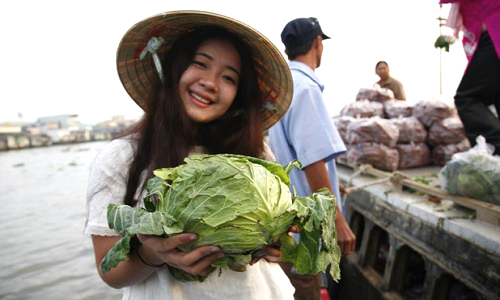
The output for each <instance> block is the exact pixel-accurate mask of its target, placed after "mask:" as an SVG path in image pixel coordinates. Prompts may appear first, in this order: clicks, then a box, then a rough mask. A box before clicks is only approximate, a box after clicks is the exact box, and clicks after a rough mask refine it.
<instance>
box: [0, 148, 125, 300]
mask: <svg viewBox="0 0 500 300" xmlns="http://www.w3.org/2000/svg"><path fill="white" fill-rule="evenodd" d="M106 143H107V142H92V143H83V144H72V145H59V146H52V147H44V148H33V149H23V150H15V151H6V152H0V172H1V174H2V175H1V177H0V205H1V207H2V213H0V241H1V246H0V299H37V300H41V299H50V300H53V299H75V300H76V299H120V298H121V294H122V292H121V291H120V290H116V289H113V288H110V287H108V286H107V285H106V284H105V283H104V282H103V281H102V280H101V279H100V277H99V275H98V274H97V270H96V267H95V261H94V254H93V250H92V243H91V240H90V237H89V236H87V235H85V234H84V233H83V229H84V224H85V218H86V215H85V209H86V208H85V201H86V200H85V199H86V188H87V179H88V173H89V166H90V164H91V162H92V161H93V158H94V157H95V155H96V153H97V151H98V150H99V149H100V148H101V147H102V146H103V145H105V144H106Z"/></svg>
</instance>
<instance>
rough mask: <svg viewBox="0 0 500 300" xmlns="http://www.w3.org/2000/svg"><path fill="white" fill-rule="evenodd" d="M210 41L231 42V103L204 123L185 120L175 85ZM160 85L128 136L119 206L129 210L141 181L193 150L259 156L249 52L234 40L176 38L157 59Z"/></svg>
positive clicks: (203, 33) (209, 34) (257, 99)
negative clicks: (130, 146)
mask: <svg viewBox="0 0 500 300" xmlns="http://www.w3.org/2000/svg"><path fill="white" fill-rule="evenodd" d="M210 38H220V39H224V40H227V41H229V42H231V43H232V44H233V45H234V47H235V48H236V50H237V51H238V53H239V55H240V59H241V77H240V80H239V86H238V91H237V93H236V97H235V99H234V101H233V103H232V105H231V107H230V108H229V109H228V111H227V112H226V113H225V114H224V115H223V116H221V117H220V118H218V119H216V120H214V121H211V122H209V123H202V124H196V126H195V124H194V123H193V122H192V121H191V120H190V119H189V118H188V116H187V114H186V112H185V111H184V106H183V104H182V101H181V99H180V96H179V89H178V87H179V80H180V78H181V76H182V74H183V73H184V71H185V70H186V69H187V68H188V67H189V65H190V64H191V63H192V60H193V57H194V54H195V52H196V50H197V49H198V48H199V46H200V45H201V43H203V42H204V41H206V40H207V39H210ZM162 61H163V63H162V64H163V70H164V72H165V74H164V82H163V83H161V82H158V83H157V84H156V86H155V87H154V90H153V93H152V97H151V99H149V102H148V109H147V110H148V111H147V112H146V113H145V114H144V116H143V118H142V119H141V120H140V121H139V122H138V123H137V125H136V126H135V127H134V128H133V129H132V130H131V133H132V134H133V135H132V136H136V137H137V148H136V151H135V154H134V158H133V160H132V162H131V165H130V169H129V174H128V182H127V190H126V195H125V204H127V205H130V206H135V205H136V204H137V199H135V195H136V191H137V189H141V190H142V189H144V182H143V178H141V175H142V174H143V172H144V171H146V176H147V177H150V176H152V171H153V170H155V169H157V168H164V167H175V166H178V165H180V164H181V163H182V162H183V159H184V158H185V157H186V156H187V155H188V154H189V152H190V150H191V149H192V147H193V146H195V145H201V146H204V147H205V149H206V150H207V151H208V153H210V154H217V153H234V154H243V155H250V156H256V157H258V156H262V154H263V148H264V144H263V143H264V142H263V140H264V138H263V128H262V125H261V119H260V115H259V112H260V109H261V107H262V103H263V99H262V95H261V93H260V89H259V85H258V82H257V75H256V72H255V68H254V61H253V55H252V52H251V49H250V48H249V47H248V46H247V45H246V44H245V43H244V42H243V41H242V40H241V39H240V38H239V37H237V36H236V35H235V34H232V33H230V32H229V31H227V30H226V29H224V28H220V27H212V26H210V27H203V28H200V29H197V30H195V31H193V32H190V33H186V34H184V35H183V36H182V37H180V38H179V39H178V40H177V41H176V42H175V43H174V44H173V45H172V48H171V49H170V50H169V51H168V52H166V54H165V56H164V57H163V60H162Z"/></svg>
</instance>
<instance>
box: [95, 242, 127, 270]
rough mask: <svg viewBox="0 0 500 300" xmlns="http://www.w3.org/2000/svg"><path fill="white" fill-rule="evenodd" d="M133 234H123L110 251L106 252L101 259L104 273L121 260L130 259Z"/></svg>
mask: <svg viewBox="0 0 500 300" xmlns="http://www.w3.org/2000/svg"><path fill="white" fill-rule="evenodd" d="M131 238H132V235H131V234H127V235H125V236H123V237H122V238H121V239H120V240H119V241H118V242H117V243H116V244H115V245H114V246H113V248H111V250H110V251H108V253H107V254H106V256H105V257H104V259H103V260H102V261H101V269H102V272H103V273H104V274H106V273H108V272H109V270H111V269H112V268H114V267H116V266H117V265H118V264H119V263H120V262H122V261H126V260H128V253H129V251H130V239H131Z"/></svg>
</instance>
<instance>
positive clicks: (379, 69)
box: [375, 63, 389, 79]
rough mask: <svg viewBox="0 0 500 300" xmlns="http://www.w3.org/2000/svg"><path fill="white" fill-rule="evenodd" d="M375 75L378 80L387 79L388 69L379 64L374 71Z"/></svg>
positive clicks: (384, 65)
mask: <svg viewBox="0 0 500 300" xmlns="http://www.w3.org/2000/svg"><path fill="white" fill-rule="evenodd" d="M375 73H377V75H378V76H379V77H380V79H386V78H388V77H389V67H387V65H386V64H384V63H380V64H378V66H377V68H376V69H375Z"/></svg>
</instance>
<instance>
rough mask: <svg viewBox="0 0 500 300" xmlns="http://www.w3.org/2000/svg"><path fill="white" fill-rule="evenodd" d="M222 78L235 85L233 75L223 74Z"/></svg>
mask: <svg viewBox="0 0 500 300" xmlns="http://www.w3.org/2000/svg"><path fill="white" fill-rule="evenodd" d="M224 79H225V80H226V81H228V82H230V83H232V84H234V85H236V79H234V78H233V77H231V76H224Z"/></svg>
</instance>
